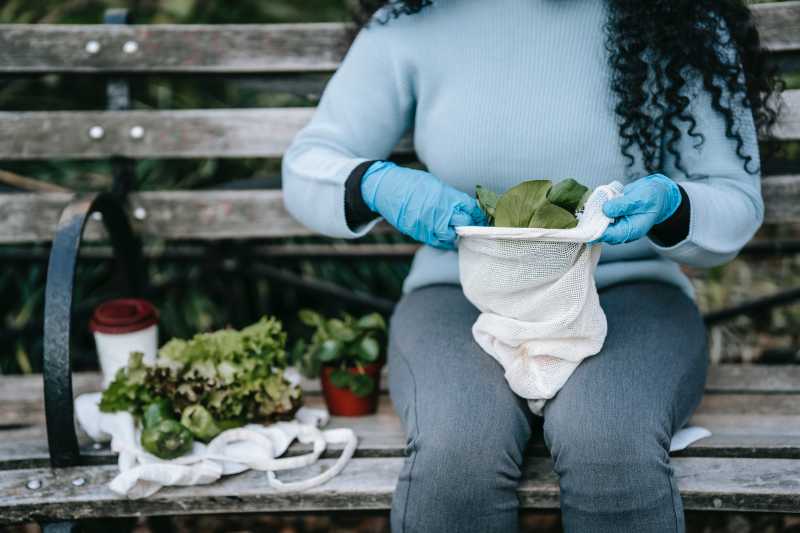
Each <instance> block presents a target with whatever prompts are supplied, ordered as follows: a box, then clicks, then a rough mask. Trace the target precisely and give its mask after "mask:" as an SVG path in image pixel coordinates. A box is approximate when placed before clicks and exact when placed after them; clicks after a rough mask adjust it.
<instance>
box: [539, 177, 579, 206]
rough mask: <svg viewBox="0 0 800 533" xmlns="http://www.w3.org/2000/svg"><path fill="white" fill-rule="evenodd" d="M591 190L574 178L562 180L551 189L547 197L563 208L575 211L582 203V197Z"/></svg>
mask: <svg viewBox="0 0 800 533" xmlns="http://www.w3.org/2000/svg"><path fill="white" fill-rule="evenodd" d="M588 190H589V188H588V187H584V186H583V185H581V184H580V183H578V182H577V181H575V180H574V179H572V178H568V179H565V180H562V181H560V182H558V183H556V184H555V185H553V188H552V189H550V192H548V193H547V199H548V200H550V202H552V203H554V204H556V205H557V206H558V207H561V208H562V209H566V210H567V211H569V212H571V213H574V212H575V211H576V210H577V209H578V205H580V202H581V198H583V195H584V194H586V192H587V191H588Z"/></svg>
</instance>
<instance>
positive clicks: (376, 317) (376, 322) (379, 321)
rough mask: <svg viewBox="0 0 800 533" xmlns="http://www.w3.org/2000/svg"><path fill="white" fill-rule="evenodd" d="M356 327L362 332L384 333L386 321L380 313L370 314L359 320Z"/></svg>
mask: <svg viewBox="0 0 800 533" xmlns="http://www.w3.org/2000/svg"><path fill="white" fill-rule="evenodd" d="M356 327H357V328H359V329H362V330H380V331H386V321H385V320H384V319H383V317H382V316H381V315H380V313H370V314H368V315H364V316H362V317H361V318H359V319H358V322H356Z"/></svg>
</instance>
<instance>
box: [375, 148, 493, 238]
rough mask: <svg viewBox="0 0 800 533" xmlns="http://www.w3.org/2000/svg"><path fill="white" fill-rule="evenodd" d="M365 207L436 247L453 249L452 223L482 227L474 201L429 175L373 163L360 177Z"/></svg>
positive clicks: (481, 214)
mask: <svg viewBox="0 0 800 533" xmlns="http://www.w3.org/2000/svg"><path fill="white" fill-rule="evenodd" d="M361 195H362V196H363V197H364V202H365V203H366V204H367V206H368V207H369V208H370V209H372V210H373V211H375V212H376V213H379V214H380V215H381V216H382V217H383V218H384V219H386V221H387V222H388V223H389V224H391V225H392V226H394V227H395V228H397V229H398V230H400V231H401V232H402V233H405V234H406V235H410V236H411V237H413V238H414V239H416V240H418V241H421V242H424V243H425V244H429V245H431V246H434V247H436V248H444V249H454V248H455V240H456V232H455V229H454V228H455V227H456V226H485V225H486V216H485V215H484V213H483V210H481V208H480V207H479V206H478V202H477V200H475V198H473V197H471V196H469V195H468V194H466V193H463V192H461V191H459V190H457V189H454V188H453V187H451V186H449V185H447V184H445V183H444V182H442V181H441V180H439V179H438V178H436V177H435V176H433V175H432V174H429V173H428V172H423V171H421V170H413V169H410V168H404V167H399V166H397V165H395V164H394V163H391V162H389V161H378V162H376V163H373V164H372V165H371V166H370V167H369V169H367V172H365V173H364V176H363V177H362V179H361Z"/></svg>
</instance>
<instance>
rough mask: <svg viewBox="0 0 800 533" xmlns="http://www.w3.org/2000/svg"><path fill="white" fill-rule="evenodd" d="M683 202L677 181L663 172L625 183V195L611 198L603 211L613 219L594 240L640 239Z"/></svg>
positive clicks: (611, 242)
mask: <svg viewBox="0 0 800 533" xmlns="http://www.w3.org/2000/svg"><path fill="white" fill-rule="evenodd" d="M680 204H681V191H680V189H679V188H678V185H677V184H676V183H675V182H674V181H672V180H671V179H669V178H668V177H666V176H664V175H663V174H651V175H650V176H645V177H644V178H639V179H638V180H636V181H633V182H631V183H629V184H627V185H626V186H625V188H624V189H623V191H622V196H619V197H617V198H613V199H611V200H608V201H607V202H606V203H605V204H604V205H603V212H604V213H605V214H606V216H607V217H610V218H612V219H614V221H613V222H612V223H611V224H610V225H609V226H608V228H607V229H606V231H605V233H603V235H601V236H600V238H599V239H597V240H596V241H594V242H606V243H608V244H622V243H624V242H631V241H635V240H638V239H641V238H642V237H644V236H645V235H647V233H648V232H649V231H650V230H651V229H652V228H653V226H655V225H656V224H659V223H661V222H663V221H665V220H666V219H668V218H669V217H670V216H672V214H673V213H675V211H676V210H677V209H678V206H680Z"/></svg>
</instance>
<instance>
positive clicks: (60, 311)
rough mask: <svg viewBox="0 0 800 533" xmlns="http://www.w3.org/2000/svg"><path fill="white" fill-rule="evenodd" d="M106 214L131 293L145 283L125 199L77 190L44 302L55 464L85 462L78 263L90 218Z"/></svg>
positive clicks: (63, 222)
mask: <svg viewBox="0 0 800 533" xmlns="http://www.w3.org/2000/svg"><path fill="white" fill-rule="evenodd" d="M95 212H99V213H100V214H101V215H102V220H103V224H104V225H105V227H106V229H107V231H108V235H109V237H110V240H111V245H112V247H113V250H114V256H115V257H116V258H117V262H118V264H119V265H120V266H121V268H123V269H124V270H125V273H126V274H127V279H128V282H129V290H130V293H131V295H138V294H140V292H141V289H142V286H143V285H142V274H143V272H142V253H141V245H140V242H139V240H138V238H137V237H136V236H135V235H134V233H133V231H132V229H131V226H130V224H129V223H128V218H127V215H126V213H125V210H124V209H123V206H122V204H121V203H120V201H119V200H117V198H116V197H115V196H114V195H112V194H111V193H91V194H84V195H78V196H76V197H75V199H73V201H72V202H70V203H69V204H68V205H67V206H66V207H65V208H64V210H63V211H62V212H61V217H60V219H59V221H58V226H57V228H56V234H55V237H54V239H53V245H52V249H51V251H50V262H49V265H48V268H47V285H46V288H45V306H44V364H43V370H42V374H43V377H44V403H45V418H46V422H47V442H48V446H49V448H50V463H51V464H52V466H53V467H66V466H74V465H77V464H78V463H79V462H80V452H79V449H78V438H77V435H76V434H75V422H74V412H73V398H72V362H71V359H70V326H71V311H72V300H73V286H74V281H75V267H76V263H77V259H78V251H79V249H80V245H81V239H82V236H83V230H84V227H85V225H86V221H87V220H88V219H89V216H90V215H91V214H92V213H95Z"/></svg>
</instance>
